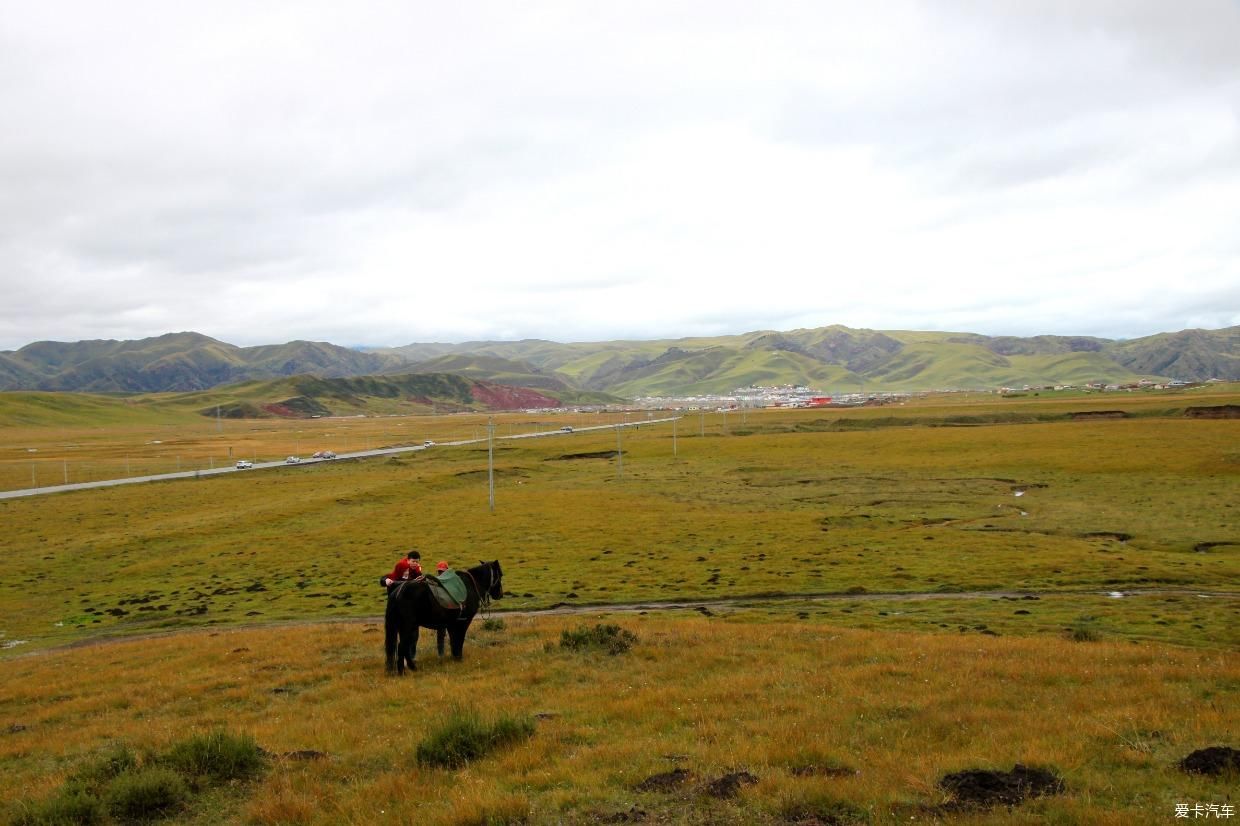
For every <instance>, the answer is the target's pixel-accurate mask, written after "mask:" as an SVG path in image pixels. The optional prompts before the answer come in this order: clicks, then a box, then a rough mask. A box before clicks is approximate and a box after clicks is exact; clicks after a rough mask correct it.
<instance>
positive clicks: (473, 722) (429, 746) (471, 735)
mask: <svg viewBox="0 0 1240 826" xmlns="http://www.w3.org/2000/svg"><path fill="white" fill-rule="evenodd" d="M533 736H534V721H533V720H532V719H530V718H528V717H521V718H513V717H500V718H499V719H498V720H496V721H495V722H494V723H487V722H485V721H484V720H483V719H482V718H481V717H480V716H479V715H478V712H476V711H473V710H471V709H456V710H455V711H453V712H452V713H451V714H450V715H449V716H448V719H447V720H446V721H445V722H444V724H443V725H442V726H440V727H439V728H438V729H436V730H435V731H432V732H431V733H430V735H429V736H428V737H427V738H426V739H425V740H423V741H422V742H421V743H419V744H418V751H417V758H418V762H419V763H421V764H422V765H426V766H439V767H441V768H446V769H459V768H460V767H461V766H464V765H465V764H466V763H469V762H471V761H474V760H477V759H478V758H480V757H483V756H485V755H487V754H489V753H490V752H492V751H494V750H495V749H497V748H500V747H502V746H507V745H510V744H512V743H518V742H520V741H522V740H528V739H529V738H530V737H533Z"/></svg>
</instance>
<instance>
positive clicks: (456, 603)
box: [426, 571, 469, 608]
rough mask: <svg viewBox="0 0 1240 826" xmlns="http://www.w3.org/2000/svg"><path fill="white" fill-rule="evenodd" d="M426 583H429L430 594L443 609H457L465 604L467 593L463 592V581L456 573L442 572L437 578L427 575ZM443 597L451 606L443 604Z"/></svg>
mask: <svg viewBox="0 0 1240 826" xmlns="http://www.w3.org/2000/svg"><path fill="white" fill-rule="evenodd" d="M426 581H427V582H428V583H430V586H431V593H432V594H434V596H435V599H437V600H439V604H440V605H443V607H444V608H459V607H460V606H462V605H464V604H465V598H466V597H467V596H469V592H468V591H467V590H465V580H463V579H461V577H460V575H459V574H457V572H456V571H444V572H443V573H442V574H440V575H439V576H435V575H434V574H427V575H426ZM436 586H438V587H436ZM445 596H446V597H447V598H448V599H449V600H450V601H451V603H452V604H445V602H444V597H445Z"/></svg>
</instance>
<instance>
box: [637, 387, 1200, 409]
mask: <svg viewBox="0 0 1240 826" xmlns="http://www.w3.org/2000/svg"><path fill="white" fill-rule="evenodd" d="M1220 381H1221V379H1209V380H1207V381H1205V382H1188V381H1179V380H1178V379H1177V380H1172V381H1168V382H1155V381H1151V380H1149V379H1142V380H1141V381H1138V382H1133V383H1127V384H1107V383H1105V382H1092V383H1088V384H1081V385H1075V384H1054V385H1030V384H1026V385H1022V386H1021V387H1001V388H999V389H998V390H976V389H973V390H961V389H955V388H953V389H941V390H928V391H917V392H911V391H910V392H856V393H832V394H828V393H826V392H823V391H822V390H816V389H814V388H811V387H807V386H805V385H799V384H798V385H790V384H789V385H779V386H773V387H766V386H759V385H752V386H750V387H739V388H737V389H735V390H733V391H732V392H730V393H720V394H711V393H707V394H702V395H697V396H644V397H641V398H638V399H635V400H634V402H633V406H635V407H637V408H640V409H644V410H736V409H744V408H758V407H794V408H812V407H860V406H862V405H866V406H875V405H883V404H899V403H901V402H904V401H907V400H908V399H910V398H921V397H924V396H927V395H930V394H938V393H964V392H969V393H976V392H985V393H998V394H999V395H1001V396H1019V395H1023V394H1026V393H1039V392H1044V391H1050V392H1054V391H1059V392H1072V391H1075V392H1081V393H1115V392H1124V391H1136V390H1167V389H1175V388H1183V387H1193V386H1197V385H1201V384H1217V383H1219V382H1220Z"/></svg>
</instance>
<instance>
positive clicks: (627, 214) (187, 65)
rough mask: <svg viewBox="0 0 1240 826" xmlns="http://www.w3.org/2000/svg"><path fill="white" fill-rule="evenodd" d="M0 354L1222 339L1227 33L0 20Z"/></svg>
mask: <svg viewBox="0 0 1240 826" xmlns="http://www.w3.org/2000/svg"><path fill="white" fill-rule="evenodd" d="M0 287H2V288H3V293H2V295H0V349H15V348H17V347H20V346H22V345H24V344H27V343H30V342H32V341H37V340H43V339H54V340H61V341H76V340H79V339H92V338H142V337H146V336H151V335H159V334H161V333H166V332H173V331H181V330H195V331H198V332H201V333H205V334H207V335H211V336H215V337H216V338H219V339H222V340H224V341H228V342H231V343H234V344H241V345H249V344H265V343H278V342H284V341H288V340H292V339H312V340H326V341H331V342H334V343H336V344H343V345H350V346H351V345H400V344H407V343H410V342H415V341H444V342H456V341H465V340H472V339H515V338H527V337H532V338H547V339H553V340H556V341H596V340H603V339H614V338H643V339H644V338H664V337H679V336H688V335H719V334H729V333H740V332H746V331H750V330H759V329H780V330H787V329H794V328H799V327H818V326H824V325H828V324H845V325H848V326H850V327H867V328H873V329H920V330H957V331H969V332H979V333H987V334H1014V335H1034V334H1039V333H1058V334H1081V335H1097V336H1104V337H1110V338H1131V337H1136V336H1142V335H1147V334H1151V333H1155V332H1163V331H1172V330H1179V329H1184V328H1187V327H1207V328H1218V327H1226V326H1231V325H1235V324H1240V2H1236V0H1176V2H1169V0H1114V1H1113V2H1109V1H1108V0H1065V2H1053V1H1052V0H1029V2H1001V1H1000V0H978V2H961V1H959V0H953V1H952V2H946V1H945V2H939V3H930V2H926V3H918V2H898V1H897V0H892V2H860V1H859V2H855V3H850V2H804V3H780V2H762V3H758V2H737V3H731V2H722V1H721V0H710V2H700V3H698V2H689V3H677V2H669V0H658V1H657V2H633V0H628V1H627V2H623V3H614V2H613V3H602V2H581V1H580V0H578V1H577V2H567V0H565V2H512V0H502V2H495V3H480V2H468V1H467V2H461V3H444V2H434V3H432V2H391V3H376V2H359V1H358V0H349V2H343V1H342V2H330V3H326V2H325V3H313V2H303V1H302V0H299V1H298V2H289V3H282V2H262V1H261V0H257V1H256V0H246V2H236V3H234V2H222V1H221V0H212V2H209V3H192V4H191V3H182V2H166V0H154V1H153V2H149V3H143V2H130V1H129V0H110V2H95V0H83V1H82V2H62V1H60V0H40V2H37V3H35V2H18V1H17V0H14V2H4V1H3V0H0Z"/></svg>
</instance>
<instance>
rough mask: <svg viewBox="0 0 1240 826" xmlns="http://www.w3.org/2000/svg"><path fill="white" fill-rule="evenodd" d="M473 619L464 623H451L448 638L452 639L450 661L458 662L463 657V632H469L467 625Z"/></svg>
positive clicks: (471, 618)
mask: <svg viewBox="0 0 1240 826" xmlns="http://www.w3.org/2000/svg"><path fill="white" fill-rule="evenodd" d="M472 620H473V617H470V618H469V619H467V620H465V621H464V622H454V623H452V627H451V630H449V631H448V636H449V637H451V638H452V659H454V660H459V659H461V658H462V657H464V656H465V632H466V631H468V630H469V623H470V622H471V621H472Z"/></svg>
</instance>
